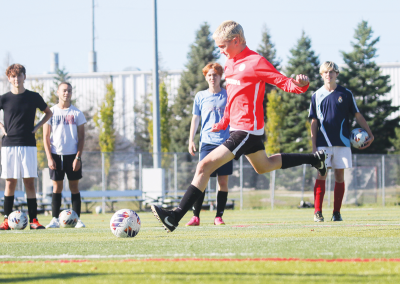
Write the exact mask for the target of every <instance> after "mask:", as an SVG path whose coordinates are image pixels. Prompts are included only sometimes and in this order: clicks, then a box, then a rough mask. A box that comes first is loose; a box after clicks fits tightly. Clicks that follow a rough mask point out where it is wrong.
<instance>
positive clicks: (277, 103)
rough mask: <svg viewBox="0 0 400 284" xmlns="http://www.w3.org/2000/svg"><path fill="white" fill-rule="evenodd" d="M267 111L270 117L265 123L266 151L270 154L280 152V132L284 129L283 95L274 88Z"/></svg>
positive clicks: (269, 95)
mask: <svg viewBox="0 0 400 284" xmlns="http://www.w3.org/2000/svg"><path fill="white" fill-rule="evenodd" d="M267 98H268V103H267V113H268V119H267V123H266V124H265V133H266V136H267V142H266V147H265V152H266V153H268V154H276V153H279V152H280V150H281V148H280V135H279V134H280V132H281V129H282V122H283V117H282V108H283V106H282V103H281V99H282V97H281V96H279V95H278V93H277V91H276V90H272V91H271V92H270V93H269V94H268V96H267Z"/></svg>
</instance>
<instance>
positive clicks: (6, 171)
mask: <svg viewBox="0 0 400 284" xmlns="http://www.w3.org/2000/svg"><path fill="white" fill-rule="evenodd" d="M1 168H2V170H1V178H2V179H8V178H13V179H17V178H36V177H37V176H38V175H37V148H36V147H33V146H5V147H4V146H3V147H1Z"/></svg>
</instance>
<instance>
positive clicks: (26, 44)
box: [0, 0, 400, 74]
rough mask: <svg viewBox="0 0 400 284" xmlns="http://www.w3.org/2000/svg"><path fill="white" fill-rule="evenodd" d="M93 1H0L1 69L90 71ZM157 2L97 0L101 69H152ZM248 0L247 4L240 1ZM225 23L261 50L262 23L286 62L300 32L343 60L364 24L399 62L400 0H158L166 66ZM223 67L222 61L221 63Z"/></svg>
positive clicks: (384, 57)
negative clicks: (201, 34) (9, 65)
mask: <svg viewBox="0 0 400 284" xmlns="http://www.w3.org/2000/svg"><path fill="white" fill-rule="evenodd" d="M91 3H92V1H91V0H68V1H59V0H36V1H31V0H19V1H5V0H0V31H1V38H2V39H1V41H0V60H1V61H0V67H1V68H0V69H1V71H2V72H3V70H4V58H5V57H6V54H7V53H10V54H11V57H12V59H13V62H19V63H21V64H23V65H25V66H26V68H27V72H28V73H29V74H43V73H46V72H48V71H49V70H50V54H51V53H52V52H58V53H59V58H60V65H61V67H65V68H66V69H67V70H68V71H69V72H87V70H88V53H89V51H90V50H91ZM152 3H153V1H152V0H141V1H138V0H118V1H107V0H96V20H95V22H96V51H97V53H98V55H97V57H98V68H99V71H121V70H124V69H125V68H127V67H138V68H140V69H141V70H151V68H152V66H153V58H152V54H153V42H152V38H153V32H152V29H153V21H152ZM243 3H245V4H243ZM224 20H235V21H237V22H239V23H240V24H241V25H242V26H243V28H244V30H245V36H246V39H247V43H248V46H249V47H250V48H251V49H257V47H258V45H259V44H260V41H261V30H262V26H263V25H264V24H265V25H266V26H267V27H268V28H269V30H270V33H271V36H272V42H273V43H275V47H276V49H277V53H278V57H280V58H281V59H282V60H283V64H285V63H286V62H287V58H288V56H289V55H290V49H291V48H292V47H293V46H294V45H295V44H296V41H297V40H298V39H299V37H300V36H301V32H302V30H304V31H305V33H306V34H307V35H308V36H309V37H310V38H311V40H312V44H313V49H314V51H315V52H316V54H318V55H319V58H320V60H321V61H325V60H333V61H336V62H337V63H339V64H340V63H342V62H343V61H342V58H341V55H340V51H341V50H342V51H350V50H351V46H350V42H351V41H352V40H353V35H354V29H355V27H356V26H357V24H358V23H359V22H360V21H362V20H366V21H368V22H369V24H370V25H371V26H372V28H373V30H374V37H377V36H379V37H380V42H379V43H378V44H377V48H378V55H379V56H378V58H377V59H376V61H377V62H395V61H399V60H400V52H399V50H400V36H399V31H398V27H400V1H398V0H380V1H370V0H346V1H344V0H336V1H321V0H303V1H293V0H280V1H271V0H247V1H238V0H230V1H219V0H203V1H197V0H169V1H167V0H158V28H159V29H158V33H159V38H158V40H159V52H160V53H161V55H162V58H163V63H162V64H163V67H164V69H182V68H184V66H185V64H186V63H187V53H188V51H189V46H190V44H191V43H193V42H194V39H195V33H196V30H198V29H199V27H200V25H201V24H202V23H204V22H208V23H209V25H210V26H211V31H214V30H215V29H216V28H217V26H218V25H219V24H220V23H221V22H222V21H224ZM221 62H222V63H224V59H221Z"/></svg>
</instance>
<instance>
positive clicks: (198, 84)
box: [170, 23, 219, 152]
mask: <svg viewBox="0 0 400 284" xmlns="http://www.w3.org/2000/svg"><path fill="white" fill-rule="evenodd" d="M187 58H188V63H187V64H186V69H187V70H186V71H184V72H183V73H182V77H181V82H180V87H179V89H178V94H177V96H176V98H175V101H174V105H173V106H172V113H173V117H174V120H172V123H171V126H172V127H171V144H170V151H171V152H187V147H188V139H189V130H190V122H191V118H192V108H193V101H194V96H195V95H196V93H197V92H199V91H201V90H204V89H207V88H208V83H207V81H206V80H205V79H204V75H203V72H202V69H203V68H204V66H206V65H207V63H209V62H213V61H216V60H217V59H218V58H219V53H218V51H217V48H216V46H215V44H214V40H213V39H212V38H211V33H210V26H209V25H208V24H207V23H204V24H202V25H201V26H200V29H199V30H198V31H197V32H196V40H195V42H194V43H193V44H192V45H191V46H190V51H189V53H188V55H187Z"/></svg>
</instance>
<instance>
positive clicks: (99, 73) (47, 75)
mask: <svg viewBox="0 0 400 284" xmlns="http://www.w3.org/2000/svg"><path fill="white" fill-rule="evenodd" d="M160 72H163V71H160ZM165 72H166V73H167V74H171V75H176V74H181V73H182V70H168V71H165ZM143 74H144V75H152V71H151V70H150V71H117V72H114V71H111V72H93V73H68V76H70V77H71V78H74V77H81V78H82V77H87V78H90V77H109V76H119V75H143ZM54 76H55V74H54V73H49V74H32V75H26V78H27V79H36V78H43V79H44V78H54Z"/></svg>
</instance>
